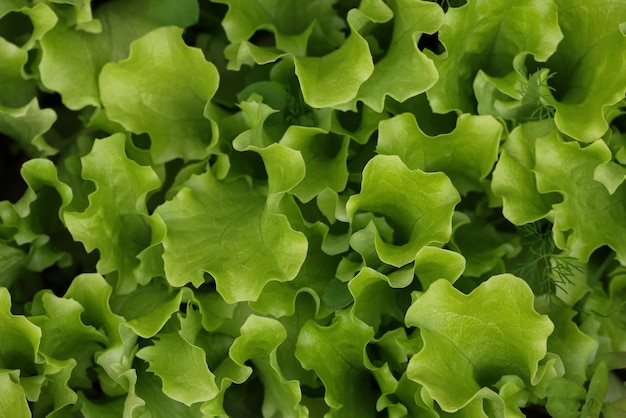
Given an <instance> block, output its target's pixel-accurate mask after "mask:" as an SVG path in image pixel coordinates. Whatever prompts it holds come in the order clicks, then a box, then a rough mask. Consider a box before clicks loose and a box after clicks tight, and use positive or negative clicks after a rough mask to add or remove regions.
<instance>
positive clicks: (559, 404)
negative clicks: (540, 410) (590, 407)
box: [546, 378, 585, 418]
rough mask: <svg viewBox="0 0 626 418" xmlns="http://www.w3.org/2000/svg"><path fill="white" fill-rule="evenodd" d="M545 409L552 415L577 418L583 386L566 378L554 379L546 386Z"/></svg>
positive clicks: (581, 400) (582, 395) (583, 392)
mask: <svg viewBox="0 0 626 418" xmlns="http://www.w3.org/2000/svg"><path fill="white" fill-rule="evenodd" d="M547 395H548V400H547V402H546V410H547V411H548V413H549V414H550V416H553V417H563V418H578V417H580V416H581V415H580V406H581V404H582V402H583V400H584V399H585V388H584V387H582V386H581V385H579V384H577V383H574V382H572V381H571V380H567V379H563V378H560V379H554V380H553V381H552V382H550V385H548V387H547Z"/></svg>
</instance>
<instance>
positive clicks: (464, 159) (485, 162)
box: [376, 113, 502, 195]
mask: <svg viewBox="0 0 626 418" xmlns="http://www.w3.org/2000/svg"><path fill="white" fill-rule="evenodd" d="M501 135H502V125H500V124H499V123H498V122H497V121H496V120H495V119H494V118H492V117H490V116H474V115H467V114H464V115H461V116H460V117H459V119H458V120H457V125H456V129H455V130H454V131H452V132H451V133H449V134H443V135H437V136H434V137H432V136H429V135H426V134H425V133H424V132H422V130H421V129H420V128H419V126H418V125H417V121H416V120H415V117H414V116H413V115H412V114H410V113H404V114H401V115H398V116H395V117H393V118H391V119H387V120H385V121H382V122H381V123H380V131H379V139H378V145H377V147H376V151H377V152H378V153H379V154H386V155H399V156H400V158H401V159H402V161H403V162H404V163H405V164H406V165H407V166H408V167H409V168H410V169H412V170H414V169H417V168H419V169H421V170H424V171H428V172H432V171H443V172H444V173H446V174H447V175H448V177H450V179H451V180H452V183H453V184H454V185H455V186H456V188H457V189H458V190H459V191H460V192H461V194H463V195H465V194H467V192H468V191H470V190H481V188H480V183H481V181H482V180H484V179H485V177H487V175H488V174H489V173H490V172H491V170H492V168H493V165H494V164H495V162H496V160H497V155H498V146H499V143H500V136H501Z"/></svg>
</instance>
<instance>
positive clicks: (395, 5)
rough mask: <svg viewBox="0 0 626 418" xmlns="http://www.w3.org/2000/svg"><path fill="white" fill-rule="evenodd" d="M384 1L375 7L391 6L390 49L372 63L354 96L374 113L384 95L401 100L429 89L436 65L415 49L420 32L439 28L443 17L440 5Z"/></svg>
mask: <svg viewBox="0 0 626 418" xmlns="http://www.w3.org/2000/svg"><path fill="white" fill-rule="evenodd" d="M365 3H367V2H363V4H362V5H361V8H363V7H364V6H363V5H364V4H365ZM370 3H374V4H375V3H376V2H370ZM387 3H388V6H386V5H385V4H384V3H382V2H380V4H376V6H377V7H378V8H383V7H384V8H386V7H390V8H391V10H392V12H393V33H392V36H391V41H390V44H389V48H388V49H387V51H386V54H385V56H384V57H383V58H381V59H380V60H379V61H378V62H376V63H375V65H374V72H373V73H372V75H371V76H370V77H369V78H368V79H367V80H366V81H365V82H364V83H363V84H362V85H361V87H360V88H359V93H358V95H357V97H356V99H355V101H362V102H363V103H364V104H366V105H367V106H369V107H371V108H372V109H374V110H375V111H376V112H381V111H382V110H383V107H384V104H385V97H386V96H390V97H392V98H394V99H395V100H397V101H399V102H404V101H405V100H407V99H408V98H410V97H413V96H416V95H418V94H420V93H423V92H424V91H426V90H428V89H429V88H430V87H432V85H433V84H435V82H436V81H437V79H438V74H437V70H436V69H435V65H434V64H433V62H432V61H431V60H430V59H428V58H427V57H426V55H424V54H423V53H422V52H421V51H420V50H419V49H418V47H417V41H418V40H419V38H420V36H421V35H422V33H428V34H432V33H434V32H435V31H437V29H439V27H440V26H441V24H442V23H443V19H444V14H443V13H442V10H441V8H440V7H438V6H437V5H436V4H433V3H429V2H426V1H417V2H416V1H407V0H392V1H388V2H387ZM372 8H374V6H372ZM370 13H371V12H370Z"/></svg>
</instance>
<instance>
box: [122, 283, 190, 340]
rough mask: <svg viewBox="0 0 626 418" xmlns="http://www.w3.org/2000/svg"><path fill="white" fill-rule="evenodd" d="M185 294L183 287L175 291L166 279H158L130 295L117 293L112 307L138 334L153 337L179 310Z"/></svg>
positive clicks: (143, 336)
mask: <svg viewBox="0 0 626 418" xmlns="http://www.w3.org/2000/svg"><path fill="white" fill-rule="evenodd" d="M182 295H183V292H182V290H179V291H174V290H173V289H172V288H171V287H169V286H168V285H167V283H166V282H165V281H164V280H163V281H162V280H156V279H155V280H154V281H152V282H151V283H150V284H149V285H146V286H141V287H139V288H137V289H136V290H135V291H134V292H132V293H130V294H128V295H114V296H113V298H112V300H111V306H112V309H113V310H115V312H116V313H117V314H118V315H120V316H123V317H124V318H125V319H126V325H127V326H128V327H129V328H131V329H132V330H133V331H134V332H135V333H136V334H137V335H139V336H140V337H142V338H151V337H153V336H154V335H156V333H157V332H159V330H161V328H162V327H163V326H164V325H165V323H166V322H167V321H168V320H169V319H170V317H171V316H172V315H173V314H174V313H176V312H178V311H179V309H180V304H181V302H182Z"/></svg>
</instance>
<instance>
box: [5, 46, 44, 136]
mask: <svg viewBox="0 0 626 418" xmlns="http://www.w3.org/2000/svg"><path fill="white" fill-rule="evenodd" d="M0 54H2V61H0V82H1V83H2V86H3V87H2V89H1V90H0V109H1V110H2V113H4V112H10V110H9V109H11V108H21V107H24V106H26V105H27V104H28V103H29V102H31V101H32V100H33V98H34V97H35V95H36V91H37V89H36V83H35V81H34V80H26V79H25V78H24V76H23V74H22V73H23V68H24V65H25V64H26V61H27V60H28V51H26V50H24V49H22V48H19V47H18V46H16V45H14V44H12V43H11V42H9V41H7V40H6V39H4V38H2V37H0ZM2 113H0V115H2ZM2 131H3V132H4V129H3V130H2Z"/></svg>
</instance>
